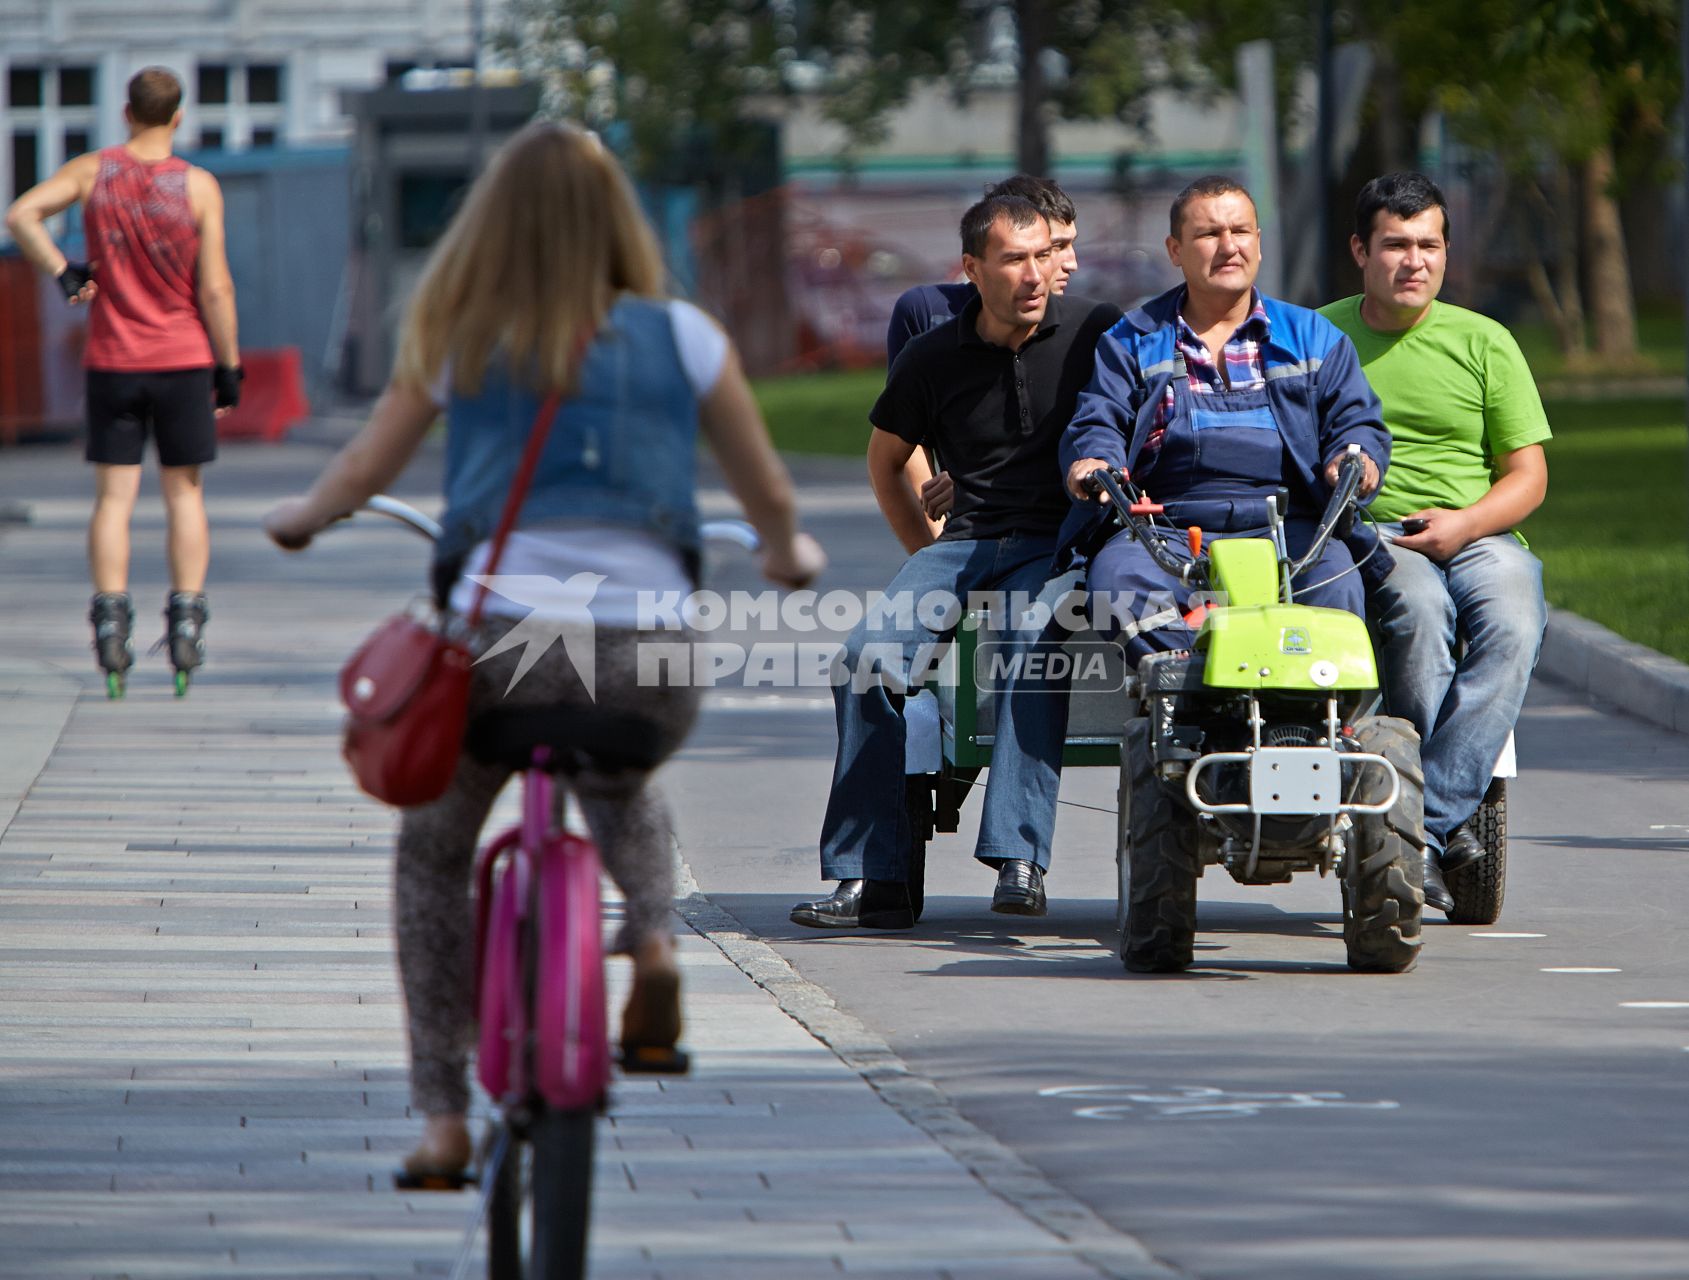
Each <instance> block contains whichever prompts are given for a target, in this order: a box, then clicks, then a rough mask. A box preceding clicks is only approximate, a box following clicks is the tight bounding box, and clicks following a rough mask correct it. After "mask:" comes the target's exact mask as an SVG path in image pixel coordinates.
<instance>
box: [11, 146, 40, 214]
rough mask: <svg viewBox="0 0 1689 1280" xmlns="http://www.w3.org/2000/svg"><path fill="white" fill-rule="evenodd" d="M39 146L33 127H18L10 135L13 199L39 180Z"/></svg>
mask: <svg viewBox="0 0 1689 1280" xmlns="http://www.w3.org/2000/svg"><path fill="white" fill-rule="evenodd" d="M39 159H40V157H39V146H38V143H37V139H36V137H35V130H33V129H19V130H18V131H17V132H16V133H14V134H13V135H12V198H13V199H14V200H15V199H17V198H18V197H19V196H21V195H22V194H23V193H24V192H26V191H28V190H29V189H30V188H31V187H33V186H34V185H35V184H36V183H37V182H39V181H40V173H39V170H38V168H37V165H38V163H39Z"/></svg>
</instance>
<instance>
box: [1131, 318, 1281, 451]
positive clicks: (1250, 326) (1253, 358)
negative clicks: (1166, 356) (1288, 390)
mask: <svg viewBox="0 0 1689 1280" xmlns="http://www.w3.org/2000/svg"><path fill="white" fill-rule="evenodd" d="M1250 296H1251V297H1252V298H1253V299H1254V302H1255V305H1254V306H1253V307H1252V308H1251V309H1250V312H1249V315H1248V316H1247V317H1245V318H1244V321H1243V323H1242V324H1240V325H1238V327H1237V328H1236V329H1234V330H1232V336H1231V337H1230V338H1228V339H1227V340H1226V345H1225V346H1223V347H1221V348H1220V358H1221V359H1222V360H1223V361H1225V366H1226V374H1227V376H1228V377H1230V379H1231V384H1230V385H1229V386H1228V385H1227V384H1226V382H1225V380H1224V379H1222V378H1221V377H1220V366H1219V364H1218V363H1216V361H1215V359H1214V354H1213V352H1211V351H1209V350H1208V348H1207V346H1205V345H1204V344H1203V341H1202V339H1201V338H1199V337H1197V336H1196V333H1195V331H1193V330H1192V329H1191V327H1190V325H1188V324H1186V323H1185V312H1184V308H1183V306H1181V307H1180V308H1179V328H1178V332H1177V333H1176V334H1175V336H1174V341H1175V342H1176V343H1177V344H1178V349H1179V351H1180V353H1181V354H1182V355H1183V356H1184V357H1185V373H1186V376H1187V378H1188V381H1189V383H1190V389H1191V394H1192V395H1207V394H1209V393H1210V392H1214V391H1259V390H1260V389H1261V388H1262V387H1264V386H1266V385H1267V371H1266V366H1265V365H1264V364H1263V363H1262V361H1261V347H1262V344H1263V343H1265V342H1266V341H1267V340H1268V339H1269V338H1270V337H1272V322H1271V321H1269V320H1268V319H1267V309H1266V307H1264V306H1263V305H1262V304H1261V295H1260V293H1259V292H1258V291H1256V290H1251V291H1250ZM1175 403H1176V401H1175V398H1174V394H1173V384H1172V383H1171V382H1169V383H1168V384H1167V394H1166V396H1165V397H1163V398H1162V401H1161V407H1160V408H1159V409H1157V410H1156V414H1155V426H1154V428H1152V429H1151V431H1150V433H1149V438H1148V439H1147V440H1145V441H1144V452H1145V454H1152V453H1155V452H1156V451H1157V450H1159V449H1160V448H1161V437H1162V436H1163V435H1164V434H1166V431H1167V424H1168V423H1169V422H1171V421H1173V411H1174V405H1175Z"/></svg>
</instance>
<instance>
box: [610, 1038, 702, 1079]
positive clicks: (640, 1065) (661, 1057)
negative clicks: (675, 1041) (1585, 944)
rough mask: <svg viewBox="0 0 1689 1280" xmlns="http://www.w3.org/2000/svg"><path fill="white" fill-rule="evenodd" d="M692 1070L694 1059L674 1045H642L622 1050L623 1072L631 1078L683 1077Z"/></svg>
mask: <svg viewBox="0 0 1689 1280" xmlns="http://www.w3.org/2000/svg"><path fill="white" fill-rule="evenodd" d="M690 1070H692V1057H691V1055H690V1054H688V1053H687V1052H686V1050H684V1049H677V1048H675V1047H674V1046H673V1045H666V1046H664V1045H642V1046H639V1047H637V1048H632V1047H625V1048H623V1049H622V1071H623V1072H624V1073H626V1074H627V1075H630V1076H640V1075H645V1076H683V1075H685V1074H686V1073H687V1072H688V1071H690Z"/></svg>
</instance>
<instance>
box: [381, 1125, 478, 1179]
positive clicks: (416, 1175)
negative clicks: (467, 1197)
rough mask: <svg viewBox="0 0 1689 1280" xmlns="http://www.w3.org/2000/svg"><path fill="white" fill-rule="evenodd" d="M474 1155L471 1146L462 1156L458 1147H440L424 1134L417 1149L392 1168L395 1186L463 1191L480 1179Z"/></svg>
mask: <svg viewBox="0 0 1689 1280" xmlns="http://www.w3.org/2000/svg"><path fill="white" fill-rule="evenodd" d="M472 1158H473V1151H472V1150H469V1151H465V1152H464V1153H463V1155H462V1157H461V1158H459V1157H458V1154H457V1152H455V1151H451V1152H443V1151H439V1150H437V1149H436V1148H435V1146H434V1145H433V1144H432V1143H430V1142H429V1141H428V1137H427V1135H424V1136H423V1140H422V1141H421V1142H420V1143H418V1144H417V1147H416V1150H414V1151H412V1152H411V1153H410V1154H409V1155H408V1156H406V1157H405V1158H404V1160H403V1162H401V1163H400V1165H399V1167H398V1168H397V1169H395V1170H393V1186H394V1187H395V1188H396V1189H397V1190H400V1191H462V1190H463V1189H464V1188H465V1187H469V1186H474V1185H475V1183H476V1181H477V1179H476V1176H475V1173H474V1171H473V1170H471V1169H470V1167H469V1166H470V1161H471V1159H472Z"/></svg>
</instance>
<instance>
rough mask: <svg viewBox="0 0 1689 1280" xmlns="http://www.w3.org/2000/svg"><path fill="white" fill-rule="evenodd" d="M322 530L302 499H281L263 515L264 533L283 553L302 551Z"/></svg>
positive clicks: (305, 501) (320, 523) (308, 504)
mask: <svg viewBox="0 0 1689 1280" xmlns="http://www.w3.org/2000/svg"><path fill="white" fill-rule="evenodd" d="M322 528H323V524H322V521H320V520H318V519H317V518H316V517H315V516H314V515H313V514H312V512H311V504H310V502H309V501H308V500H306V499H305V498H302V497H293V498H283V499H282V500H281V501H280V502H278V503H276V505H275V506H273V507H271V508H270V509H269V511H267V512H265V514H264V532H265V533H267V534H269V535H270V541H271V542H273V543H275V544H276V545H277V546H278V547H280V548H281V549H282V550H283V551H303V550H304V549H305V548H306V547H308V546H310V545H311V539H312V538H314V537H316V535H317V534H318V533H320V532H321V531H322Z"/></svg>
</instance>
